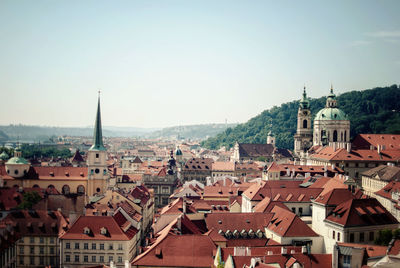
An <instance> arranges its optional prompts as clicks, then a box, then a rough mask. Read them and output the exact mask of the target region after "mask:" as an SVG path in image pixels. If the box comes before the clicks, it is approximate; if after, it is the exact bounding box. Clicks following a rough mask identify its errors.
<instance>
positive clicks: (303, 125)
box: [294, 87, 313, 156]
mask: <svg viewBox="0 0 400 268" xmlns="http://www.w3.org/2000/svg"><path fill="white" fill-rule="evenodd" d="M312 140H313V133H312V128H311V110H310V101H309V99H308V98H307V93H306V87H304V91H303V98H302V99H301V100H300V105H299V110H298V112H297V131H296V134H295V135H294V153H295V154H296V155H297V156H300V154H301V153H302V152H305V151H307V150H308V149H309V148H310V147H311V146H312Z"/></svg>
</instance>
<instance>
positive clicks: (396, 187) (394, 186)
mask: <svg viewBox="0 0 400 268" xmlns="http://www.w3.org/2000/svg"><path fill="white" fill-rule="evenodd" d="M392 192H400V182H398V181H391V182H389V183H388V184H387V185H386V186H385V187H383V188H382V189H381V190H379V191H377V192H375V194H376V195H379V196H382V197H384V198H386V199H389V200H393V199H392ZM393 201H394V202H396V203H397V202H398V201H399V200H393Z"/></svg>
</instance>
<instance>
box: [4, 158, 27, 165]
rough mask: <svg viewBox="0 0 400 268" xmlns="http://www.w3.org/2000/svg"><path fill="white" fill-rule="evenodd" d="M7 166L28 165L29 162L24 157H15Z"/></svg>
mask: <svg viewBox="0 0 400 268" xmlns="http://www.w3.org/2000/svg"><path fill="white" fill-rule="evenodd" d="M6 164H12V165H13V164H14V165H28V164H29V163H28V161H26V159H25V158H23V157H13V158H10V160H8V161H7V163H6Z"/></svg>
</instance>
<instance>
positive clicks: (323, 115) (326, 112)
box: [314, 108, 349, 120]
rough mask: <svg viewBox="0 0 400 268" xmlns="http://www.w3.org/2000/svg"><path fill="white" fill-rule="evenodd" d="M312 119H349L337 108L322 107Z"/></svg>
mask: <svg viewBox="0 0 400 268" xmlns="http://www.w3.org/2000/svg"><path fill="white" fill-rule="evenodd" d="M314 120H349V119H348V117H347V115H346V114H345V112H343V111H342V110H340V109H339V108H323V109H321V110H320V111H319V112H318V113H317V115H316V116H315V119H314Z"/></svg>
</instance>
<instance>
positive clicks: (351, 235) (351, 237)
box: [350, 233, 354, 243]
mask: <svg viewBox="0 0 400 268" xmlns="http://www.w3.org/2000/svg"><path fill="white" fill-rule="evenodd" d="M350 243H354V233H350Z"/></svg>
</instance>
